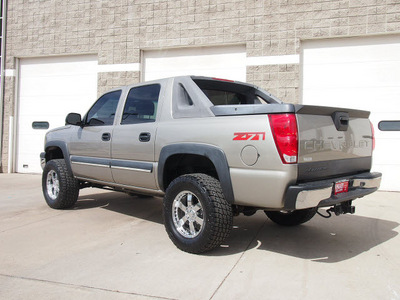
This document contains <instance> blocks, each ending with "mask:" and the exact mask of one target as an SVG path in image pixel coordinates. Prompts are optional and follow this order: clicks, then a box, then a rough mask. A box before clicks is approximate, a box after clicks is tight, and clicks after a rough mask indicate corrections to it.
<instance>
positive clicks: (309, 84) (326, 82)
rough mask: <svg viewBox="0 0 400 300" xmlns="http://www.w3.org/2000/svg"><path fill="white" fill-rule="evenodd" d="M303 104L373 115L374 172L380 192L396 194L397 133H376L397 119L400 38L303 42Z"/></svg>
mask: <svg viewBox="0 0 400 300" xmlns="http://www.w3.org/2000/svg"><path fill="white" fill-rule="evenodd" d="M302 63H303V64H302V81H303V84H302V89H303V92H302V101H303V103H305V104H316V105H327V106H341V107H348V108H356V109H364V110H369V111H371V117H370V118H371V121H372V123H373V125H374V128H375V136H376V148H375V152H374V161H373V170H376V171H380V172H382V173H383V180H382V185H381V190H394V191H399V190H400V184H399V183H398V178H399V174H400V156H399V155H397V151H398V150H397V149H399V147H400V131H380V130H379V129H378V123H379V122H380V121H382V120H400V36H382V37H369V38H347V39H332V40H321V41H309V42H304V43H303V50H302Z"/></svg>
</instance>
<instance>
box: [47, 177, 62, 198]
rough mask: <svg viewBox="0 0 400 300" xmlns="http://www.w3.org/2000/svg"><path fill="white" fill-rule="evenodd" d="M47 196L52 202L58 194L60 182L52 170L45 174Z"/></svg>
mask: <svg viewBox="0 0 400 300" xmlns="http://www.w3.org/2000/svg"><path fill="white" fill-rule="evenodd" d="M46 187H47V194H48V195H49V197H50V198H51V199H52V200H56V199H57V197H58V194H59V193H60V181H59V180H58V175H57V173H56V172H55V171H54V170H50V171H49V172H48V173H47V179H46Z"/></svg>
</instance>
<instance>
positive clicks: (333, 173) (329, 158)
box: [296, 105, 373, 182]
mask: <svg viewBox="0 0 400 300" xmlns="http://www.w3.org/2000/svg"><path fill="white" fill-rule="evenodd" d="M296 115H297V123H298V132H299V137H298V138H299V157H298V181H299V182H302V181H310V180H320V179H324V178H330V177H338V176H341V175H348V174H357V173H361V172H366V171H369V170H370V169H371V162H372V158H371V155H372V147H373V135H372V129H371V125H370V122H369V119H368V117H369V112H367V111H361V110H352V109H343V108H334V107H319V106H303V105H296Z"/></svg>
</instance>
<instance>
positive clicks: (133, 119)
mask: <svg viewBox="0 0 400 300" xmlns="http://www.w3.org/2000/svg"><path fill="white" fill-rule="evenodd" d="M160 89H161V86H160V85H159V84H151V85H144V86H139V87H134V88H132V89H131V90H130V91H129V94H128V97H127V99H126V103H125V107H124V112H123V114H122V121H121V124H136V123H144V122H155V120H156V114H157V105H158V97H159V95H160Z"/></svg>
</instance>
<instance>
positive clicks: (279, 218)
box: [264, 208, 317, 226]
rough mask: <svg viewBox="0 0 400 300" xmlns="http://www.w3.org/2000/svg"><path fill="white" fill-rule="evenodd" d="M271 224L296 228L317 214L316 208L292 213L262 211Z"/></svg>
mask: <svg viewBox="0 0 400 300" xmlns="http://www.w3.org/2000/svg"><path fill="white" fill-rule="evenodd" d="M264 212H265V214H266V215H267V216H268V218H270V219H271V220H272V221H273V222H275V223H276V224H279V225H283V226H296V225H300V224H303V223H305V222H308V221H310V220H311V219H312V217H314V216H315V214H316V213H317V209H316V208H307V209H301V210H294V211H292V212H280V211H264Z"/></svg>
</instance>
